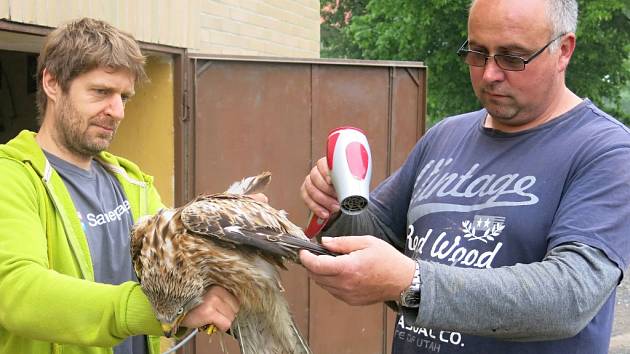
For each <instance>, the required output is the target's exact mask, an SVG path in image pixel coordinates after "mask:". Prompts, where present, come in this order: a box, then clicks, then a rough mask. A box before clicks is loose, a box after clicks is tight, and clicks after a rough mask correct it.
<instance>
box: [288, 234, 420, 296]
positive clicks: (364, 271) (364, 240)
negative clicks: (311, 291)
mask: <svg viewBox="0 0 630 354" xmlns="http://www.w3.org/2000/svg"><path fill="white" fill-rule="evenodd" d="M322 244H323V246H324V247H326V248H327V249H329V250H331V251H333V252H337V253H341V254H342V255H341V256H337V257H333V256H316V255H314V254H312V253H310V252H308V251H304V250H303V251H300V261H301V262H302V265H304V267H305V268H306V269H307V270H308V271H309V275H310V277H311V278H312V279H313V280H315V282H316V283H317V284H318V285H319V286H321V287H322V288H324V289H325V290H326V291H328V292H329V293H330V294H332V295H333V296H335V297H336V298H338V299H340V300H342V301H344V302H346V303H347V304H350V305H369V304H373V303H377V302H383V301H388V300H394V301H398V299H399V296H400V293H401V291H402V290H404V289H406V288H407V287H408V286H409V285H410V284H411V280H412V278H413V273H414V270H415V263H414V261H413V260H412V259H411V258H409V257H407V256H405V255H404V254H402V253H400V252H399V251H398V250H397V249H395V248H394V247H393V246H391V245H390V244H388V243H387V242H385V241H383V240H381V239H378V238H376V237H374V236H344V237H335V238H329V237H324V238H323V239H322Z"/></svg>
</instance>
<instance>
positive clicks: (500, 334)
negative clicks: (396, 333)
mask: <svg viewBox="0 0 630 354" xmlns="http://www.w3.org/2000/svg"><path fill="white" fill-rule="evenodd" d="M420 269H421V275H422V282H423V284H422V300H421V305H420V310H419V314H418V312H414V311H412V312H407V313H406V316H405V319H406V320H412V321H413V320H415V325H417V326H420V327H431V328H442V329H448V330H452V331H458V332H462V333H466V334H472V335H479V336H490V337H496V338H502V339H509V340H520V341H534V340H551V339H560V338H567V337H571V336H573V335H575V334H576V333H578V332H579V331H580V330H582V329H583V328H584V327H585V326H586V325H587V324H588V322H589V321H590V320H591V319H592V318H593V317H594V316H595V314H597V312H598V311H599V309H600V308H601V306H602V305H603V304H604V303H605V302H606V300H607V299H608V298H609V296H610V294H611V292H612V291H613V289H614V288H615V286H616V285H617V282H618V280H619V276H620V274H621V271H620V270H619V268H618V267H617V266H616V265H615V264H614V263H613V262H611V261H610V260H609V259H608V258H607V257H606V256H605V255H604V254H603V253H602V252H601V251H599V250H597V249H596V248H593V247H590V246H586V245H583V244H577V243H573V244H566V245H561V246H558V247H556V248H554V249H553V250H552V251H551V252H550V253H549V254H548V255H547V257H545V259H544V260H543V261H541V262H536V263H532V264H517V265H514V266H509V267H501V268H495V269H467V268H457V267H451V266H447V265H441V264H437V263H430V262H426V261H421V263H420ZM407 311H408V310H407ZM416 315H417V317H416ZM406 322H407V321H406Z"/></svg>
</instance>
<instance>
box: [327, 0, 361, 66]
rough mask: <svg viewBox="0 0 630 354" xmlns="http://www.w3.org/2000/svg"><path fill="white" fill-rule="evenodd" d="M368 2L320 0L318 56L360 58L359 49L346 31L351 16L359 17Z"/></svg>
mask: <svg viewBox="0 0 630 354" xmlns="http://www.w3.org/2000/svg"><path fill="white" fill-rule="evenodd" d="M368 2H369V0H341V1H340V2H339V6H338V7H337V6H336V3H337V0H321V1H320V7H321V12H320V14H321V18H322V23H321V24H320V27H319V28H320V36H321V41H320V56H321V57H322V58H361V48H359V46H358V45H357V44H356V43H354V41H353V39H352V37H351V36H350V35H349V34H348V31H347V30H346V25H347V24H348V23H349V22H348V21H349V20H350V19H351V18H352V16H361V15H362V14H363V13H364V12H365V8H366V5H367V3H368Z"/></svg>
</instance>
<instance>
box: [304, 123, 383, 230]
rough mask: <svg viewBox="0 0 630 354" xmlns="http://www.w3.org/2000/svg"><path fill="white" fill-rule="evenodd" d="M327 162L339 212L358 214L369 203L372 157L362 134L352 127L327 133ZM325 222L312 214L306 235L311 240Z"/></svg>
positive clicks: (359, 130) (326, 220)
mask: <svg viewBox="0 0 630 354" xmlns="http://www.w3.org/2000/svg"><path fill="white" fill-rule="evenodd" d="M326 160H327V162H328V169H329V170H330V177H331V179H332V183H333V186H334V187H335V191H336V192H337V200H338V201H339V205H340V209H341V212H343V213H344V214H348V215H357V214H360V213H361V212H362V211H363V210H365V209H366V208H367V206H368V203H369V201H370V180H371V178H372V154H371V152H370V146H369V145H368V142H367V138H366V137H365V134H364V133H363V131H362V130H361V129H359V128H355V127H339V128H336V129H333V130H332V131H331V132H330V133H329V134H328V141H327V143H326ZM327 222H328V219H322V218H319V217H317V216H316V215H315V214H312V213H311V217H310V220H309V223H308V226H307V227H306V230H305V232H304V233H305V234H306V235H307V236H308V237H311V238H312V237H314V236H316V235H317V234H319V232H320V231H321V230H322V229H323V228H324V226H326V223H327Z"/></svg>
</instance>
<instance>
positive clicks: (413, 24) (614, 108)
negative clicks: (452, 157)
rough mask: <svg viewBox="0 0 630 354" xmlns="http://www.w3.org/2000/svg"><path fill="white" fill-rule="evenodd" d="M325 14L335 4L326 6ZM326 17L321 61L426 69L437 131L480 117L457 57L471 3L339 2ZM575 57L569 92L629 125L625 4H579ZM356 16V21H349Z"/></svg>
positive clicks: (329, 1)
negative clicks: (405, 63) (460, 117)
mask: <svg viewBox="0 0 630 354" xmlns="http://www.w3.org/2000/svg"><path fill="white" fill-rule="evenodd" d="M321 3H322V8H323V7H324V6H326V5H328V6H333V7H334V5H336V3H337V1H336V0H322V2H321ZM338 3H339V10H338V11H337V12H335V13H332V14H331V13H329V14H325V13H324V11H322V16H323V19H324V22H323V23H322V33H321V37H322V50H321V55H322V57H337V58H356V59H377V60H378V59H380V60H412V61H423V62H424V63H425V64H426V65H427V67H428V72H429V75H428V78H429V82H428V114H429V117H430V120H431V123H434V122H435V121H437V120H439V119H442V118H444V117H446V116H449V115H453V114H457V113H462V112H466V111H470V110H474V109H478V108H479V107H480V106H479V103H478V101H477V99H476V97H475V96H474V93H473V91H472V88H471V86H470V79H469V74H468V68H467V66H466V65H464V64H463V63H461V62H460V60H459V59H458V58H457V56H456V54H455V52H456V51H457V49H458V48H459V46H460V45H461V44H462V43H463V42H464V40H465V39H466V36H467V30H466V25H467V17H468V6H469V3H470V0H431V1H425V0H340V1H339V2H338ZM578 3H579V5H580V22H579V25H578V30H577V37H578V42H577V49H576V52H575V54H574V56H573V58H572V61H571V65H570V66H569V70H568V73H567V85H568V86H569V87H570V88H571V89H572V90H573V91H574V92H575V93H576V94H578V95H579V96H581V97H589V98H590V99H591V100H593V101H594V102H595V103H596V104H598V105H599V106H600V107H603V108H605V109H606V110H607V111H608V112H610V113H611V114H613V115H615V116H617V117H618V118H620V119H622V120H625V121H626V123H630V112H628V111H627V110H624V109H623V105H624V104H627V102H623V101H622V97H623V95H624V93H623V91H624V90H628V89H629V87H630V70H629V66H630V59H629V58H630V18H629V15H628V14H629V13H630V9H629V6H630V5H628V4H626V0H578ZM349 15H351V16H349Z"/></svg>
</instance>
